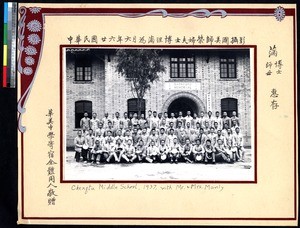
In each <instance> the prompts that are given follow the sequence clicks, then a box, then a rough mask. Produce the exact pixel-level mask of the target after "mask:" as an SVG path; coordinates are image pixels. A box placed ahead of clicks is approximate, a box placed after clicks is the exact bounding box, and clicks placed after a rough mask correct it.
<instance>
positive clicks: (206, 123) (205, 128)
mask: <svg viewBox="0 0 300 228" xmlns="http://www.w3.org/2000/svg"><path fill="white" fill-rule="evenodd" d="M203 132H204V134H206V135H208V134H209V133H210V127H209V122H208V121H206V120H205V122H204V128H203Z"/></svg>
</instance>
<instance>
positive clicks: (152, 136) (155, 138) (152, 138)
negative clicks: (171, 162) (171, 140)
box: [147, 129, 158, 146]
mask: <svg viewBox="0 0 300 228" xmlns="http://www.w3.org/2000/svg"><path fill="white" fill-rule="evenodd" d="M156 132H157V131H156V130H155V129H152V130H151V134H150V135H149V137H148V142H147V146H149V145H150V143H151V142H152V141H154V143H155V145H156V146H158V135H157V134H156Z"/></svg>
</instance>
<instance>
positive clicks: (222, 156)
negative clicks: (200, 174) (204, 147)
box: [215, 139, 231, 162]
mask: <svg viewBox="0 0 300 228" xmlns="http://www.w3.org/2000/svg"><path fill="white" fill-rule="evenodd" d="M215 157H216V161H218V162H224V161H225V162H231V159H230V155H229V154H228V151H227V150H226V148H225V146H224V142H223V140H222V139H218V140H217V144H216V146H215Z"/></svg>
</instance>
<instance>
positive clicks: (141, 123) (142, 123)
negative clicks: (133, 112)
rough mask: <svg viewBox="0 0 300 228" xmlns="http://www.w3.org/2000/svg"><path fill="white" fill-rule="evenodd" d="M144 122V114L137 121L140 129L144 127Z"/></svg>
mask: <svg viewBox="0 0 300 228" xmlns="http://www.w3.org/2000/svg"><path fill="white" fill-rule="evenodd" d="M146 122H147V120H146V119H145V114H141V117H140V119H139V125H140V126H141V128H144V127H145V123H146Z"/></svg>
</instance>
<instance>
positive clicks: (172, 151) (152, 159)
mask: <svg viewBox="0 0 300 228" xmlns="http://www.w3.org/2000/svg"><path fill="white" fill-rule="evenodd" d="M78 136H81V132H80V131H79V132H78ZM80 138H83V137H79V139H80ZM77 139H78V137H77ZM244 152H245V150H244V148H243V146H241V145H235V146H233V147H230V146H225V144H224V142H223V140H222V139H218V140H217V141H216V144H215V145H213V144H212V141H211V140H210V139H207V140H206V142H205V143H204V144H203V145H202V144H201V140H200V139H199V138H198V139H196V141H195V144H194V145H193V144H192V143H191V142H190V139H189V138H187V139H186V141H185V144H184V145H183V146H182V145H181V144H180V143H179V142H178V140H177V138H176V137H175V138H174V139H173V141H172V142H171V143H170V144H169V145H167V144H166V141H165V140H164V139H161V140H160V143H159V146H157V145H156V142H155V141H154V140H152V141H150V143H149V145H148V146H145V145H144V141H143V140H142V139H140V140H139V141H138V143H137V145H136V146H133V142H132V139H128V140H126V142H124V143H123V142H122V140H121V139H120V138H118V139H116V141H115V142H114V141H113V140H108V141H107V142H106V143H101V142H100V140H98V139H96V140H95V145H94V146H93V147H91V148H89V147H87V146H86V144H85V143H84V142H80V141H77V142H76V146H75V159H76V161H77V162H79V161H80V159H81V157H82V158H83V162H84V163H87V162H91V163H95V164H100V163H112V162H114V163H120V162H125V163H133V162H148V163H157V162H159V163H163V162H170V163H178V162H186V163H194V162H195V163H201V162H204V163H205V164H207V163H209V162H210V163H212V164H215V163H216V162H228V163H233V162H235V161H237V160H240V161H244Z"/></svg>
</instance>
